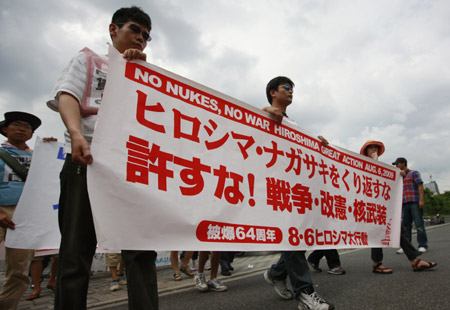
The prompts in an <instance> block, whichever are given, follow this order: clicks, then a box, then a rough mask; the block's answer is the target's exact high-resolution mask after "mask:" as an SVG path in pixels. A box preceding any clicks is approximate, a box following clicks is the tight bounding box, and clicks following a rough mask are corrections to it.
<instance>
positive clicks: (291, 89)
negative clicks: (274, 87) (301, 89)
mask: <svg viewBox="0 0 450 310" xmlns="http://www.w3.org/2000/svg"><path fill="white" fill-rule="evenodd" d="M282 87H283V88H284V89H286V90H287V91H292V92H293V91H294V87H292V86H290V85H283V86H282Z"/></svg>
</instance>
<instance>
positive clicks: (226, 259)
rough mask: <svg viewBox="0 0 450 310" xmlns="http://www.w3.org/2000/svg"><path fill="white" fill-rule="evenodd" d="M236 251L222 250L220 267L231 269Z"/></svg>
mask: <svg viewBox="0 0 450 310" xmlns="http://www.w3.org/2000/svg"><path fill="white" fill-rule="evenodd" d="M234 253H235V252H220V268H222V270H230V267H231V263H232V262H233V260H234Z"/></svg>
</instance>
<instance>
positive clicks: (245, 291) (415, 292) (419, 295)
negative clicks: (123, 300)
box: [104, 225, 450, 310]
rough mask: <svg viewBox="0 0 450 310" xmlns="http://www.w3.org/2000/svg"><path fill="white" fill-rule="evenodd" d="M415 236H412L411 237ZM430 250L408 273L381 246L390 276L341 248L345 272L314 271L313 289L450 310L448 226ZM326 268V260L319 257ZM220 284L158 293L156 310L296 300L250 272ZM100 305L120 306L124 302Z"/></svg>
mask: <svg viewBox="0 0 450 310" xmlns="http://www.w3.org/2000/svg"><path fill="white" fill-rule="evenodd" d="M413 238H415V236H413ZM428 239H429V251H428V252H427V253H425V254H423V255H422V256H421V257H420V258H422V259H424V260H427V261H435V262H437V263H438V266H437V267H436V268H435V269H434V270H431V271H423V272H413V271H412V269H411V266H410V263H409V261H408V260H407V258H406V256H405V255H403V254H402V255H399V254H396V253H395V251H396V249H390V248H388V249H385V250H384V262H383V263H384V265H386V266H388V267H391V268H392V269H393V270H394V273H393V274H390V275H379V274H373V273H372V268H371V261H370V249H359V250H354V251H349V252H345V253H342V255H341V263H342V266H343V267H344V269H345V270H346V271H347V273H346V274H345V275H342V276H336V275H329V274H327V273H326V272H322V273H313V274H312V275H313V281H314V285H315V288H316V291H317V292H318V293H319V294H321V295H322V296H323V297H324V298H325V299H326V300H328V301H330V302H332V303H334V305H335V306H336V309H340V310H341V309H345V310H352V309H355V310H356V309H357V310H369V309H370V310H373V309H383V310H389V309H392V310H394V309H395V310H401V309H413V310H416V309H417V310H420V309H427V310H428V309H450V225H446V226H440V227H439V228H436V229H433V230H430V231H428ZM321 267H322V268H323V269H324V270H326V263H325V261H324V260H322V261H321ZM224 283H225V284H226V285H227V286H228V291H226V292H220V293H219V292H206V293H202V292H199V291H197V290H196V289H195V288H192V289H191V288H190V289H187V290H184V291H179V292H172V293H169V294H167V295H163V296H160V310H178V309H180V310H189V309H214V310H220V309H227V310H233V309H239V310H245V309H296V307H297V303H296V301H295V300H290V301H286V300H282V299H280V298H279V297H278V295H276V293H275V292H274V291H273V288H272V287H271V286H270V285H268V284H266V283H265V281H264V279H263V277H262V274H261V273H258V274H254V275H249V276H246V277H243V278H240V279H233V280H230V281H227V282H225V281H224ZM104 309H105V310H125V309H128V307H127V306H126V304H125V305H124V304H122V305H116V306H109V307H107V308H104Z"/></svg>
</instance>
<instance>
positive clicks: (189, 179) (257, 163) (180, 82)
mask: <svg viewBox="0 0 450 310" xmlns="http://www.w3.org/2000/svg"><path fill="white" fill-rule="evenodd" d="M109 66H110V67H109V72H108V79H107V84H106V88H105V92H104V96H103V101H102V105H101V108H100V111H99V119H98V123H97V125H96V128H95V134H94V138H93V142H92V146H91V151H92V153H93V157H94V163H93V164H92V165H90V166H89V167H88V190H89V195H90V198H91V204H92V211H93V216H94V222H95V225H96V231H97V240H98V242H99V244H100V245H101V246H102V247H105V248H122V249H154V250H171V249H185V250H225V251H255V250H300V249H302V250H304V249H318V248H323V249H325V248H356V247H385V246H393V247H398V246H399V236H400V215H401V199H402V189H401V180H400V178H399V171H398V169H396V168H394V167H392V166H389V165H386V164H384V163H381V162H377V161H374V160H372V159H370V158H368V157H363V156H360V155H359V154H356V153H353V152H351V151H347V150H344V149H342V148H339V147H334V146H333V147H332V146H328V147H324V146H322V145H321V143H320V141H318V140H317V139H316V138H314V137H313V136H311V135H310V134H308V133H306V132H305V131H303V130H301V129H300V128H298V127H296V126H294V125H292V124H290V123H289V122H285V121H283V123H282V124H279V123H277V122H275V121H273V120H272V119H271V118H270V117H269V115H267V114H265V112H263V111H261V110H259V109H257V108H255V107H252V106H250V105H247V104H245V103H243V102H240V101H238V100H236V99H233V98H231V97H229V96H227V95H224V94H221V93H219V92H217V91H214V90H212V89H210V88H207V87H205V86H202V85H200V84H198V83H195V82H193V81H190V80H188V79H186V78H183V77H180V76H178V75H176V74H173V73H171V72H168V71H166V70H164V69H161V68H158V67H156V66H154V65H151V64H149V63H145V62H140V61H137V62H126V61H125V60H124V59H123V58H122V57H121V56H120V55H119V54H118V52H117V51H115V50H114V49H112V48H111V49H110V52H109Z"/></svg>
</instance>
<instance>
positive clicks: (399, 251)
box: [395, 249, 405, 254]
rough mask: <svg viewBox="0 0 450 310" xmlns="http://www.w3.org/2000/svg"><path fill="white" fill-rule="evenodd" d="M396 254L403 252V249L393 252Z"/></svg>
mask: <svg viewBox="0 0 450 310" xmlns="http://www.w3.org/2000/svg"><path fill="white" fill-rule="evenodd" d="M395 253H397V254H405V252H403V249H398V250H397V252H395Z"/></svg>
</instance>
